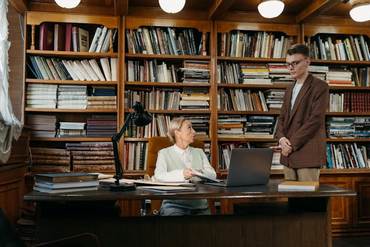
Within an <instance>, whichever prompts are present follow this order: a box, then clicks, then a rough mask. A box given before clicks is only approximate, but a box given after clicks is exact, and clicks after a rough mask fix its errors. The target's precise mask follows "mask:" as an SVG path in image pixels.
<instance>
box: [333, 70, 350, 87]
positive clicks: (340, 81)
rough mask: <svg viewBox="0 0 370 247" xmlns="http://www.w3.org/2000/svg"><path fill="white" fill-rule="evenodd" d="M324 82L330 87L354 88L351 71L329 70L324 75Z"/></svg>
mask: <svg viewBox="0 0 370 247" xmlns="http://www.w3.org/2000/svg"><path fill="white" fill-rule="evenodd" d="M326 82H327V83H328V84H329V85H330V86H354V85H355V84H354V82H353V81H352V71H350V70H345V69H329V71H328V72H327V74H326Z"/></svg>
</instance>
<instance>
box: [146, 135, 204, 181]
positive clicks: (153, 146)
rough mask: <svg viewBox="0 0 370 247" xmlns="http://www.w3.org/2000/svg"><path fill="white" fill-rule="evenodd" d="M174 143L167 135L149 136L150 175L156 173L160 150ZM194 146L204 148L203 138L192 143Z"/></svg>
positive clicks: (148, 166) (148, 165)
mask: <svg viewBox="0 0 370 247" xmlns="http://www.w3.org/2000/svg"><path fill="white" fill-rule="evenodd" d="M172 145H173V143H172V142H171V141H170V140H169V139H168V138H167V137H161V136H155V137H151V138H149V141H148V158H147V161H146V162H147V170H146V171H147V174H148V175H149V176H153V175H154V170H155V164H156V162H157V155H158V152H159V150H161V149H163V148H166V147H169V146H172ZM190 146H192V147H196V148H201V149H203V148H204V142H203V141H201V140H197V139H196V140H194V142H193V143H192V144H190Z"/></svg>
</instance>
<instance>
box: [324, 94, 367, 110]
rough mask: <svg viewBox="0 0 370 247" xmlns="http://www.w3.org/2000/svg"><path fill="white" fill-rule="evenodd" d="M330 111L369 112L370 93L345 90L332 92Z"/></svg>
mask: <svg viewBox="0 0 370 247" xmlns="http://www.w3.org/2000/svg"><path fill="white" fill-rule="evenodd" d="M329 111H330V112H368V111H370V93H367V92H344V93H331V94H330V104H329Z"/></svg>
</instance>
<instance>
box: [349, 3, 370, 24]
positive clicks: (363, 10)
mask: <svg viewBox="0 0 370 247" xmlns="http://www.w3.org/2000/svg"><path fill="white" fill-rule="evenodd" d="M349 15H350V16H351V18H352V20H354V21H356V22H365V21H368V20H370V2H365V3H358V4H355V5H353V7H352V9H351V10H350V11H349Z"/></svg>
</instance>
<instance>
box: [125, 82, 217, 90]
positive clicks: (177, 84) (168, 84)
mask: <svg viewBox="0 0 370 247" xmlns="http://www.w3.org/2000/svg"><path fill="white" fill-rule="evenodd" d="M126 86H146V87H169V88H185V87H192V88H197V87H201V88H207V87H210V86H211V84H210V83H182V82H140V81H128V82H126Z"/></svg>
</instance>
